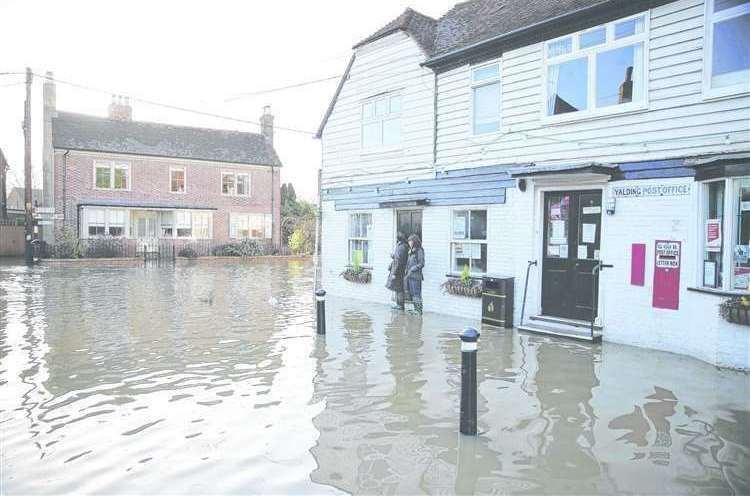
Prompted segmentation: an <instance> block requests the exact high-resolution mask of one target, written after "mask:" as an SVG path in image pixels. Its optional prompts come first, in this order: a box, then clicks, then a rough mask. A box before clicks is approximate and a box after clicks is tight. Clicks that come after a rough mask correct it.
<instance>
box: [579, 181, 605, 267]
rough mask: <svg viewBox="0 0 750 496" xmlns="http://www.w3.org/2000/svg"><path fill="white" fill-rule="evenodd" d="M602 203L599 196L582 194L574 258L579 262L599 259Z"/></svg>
mask: <svg viewBox="0 0 750 496" xmlns="http://www.w3.org/2000/svg"><path fill="white" fill-rule="evenodd" d="M601 205H602V201H601V195H600V194H582V195H581V199H580V207H579V208H580V209H581V211H580V214H579V219H580V221H579V223H578V242H577V245H578V246H577V248H576V258H578V259H579V260H585V259H598V258H599V240H600V233H599V230H600V228H601V213H602V206H601Z"/></svg>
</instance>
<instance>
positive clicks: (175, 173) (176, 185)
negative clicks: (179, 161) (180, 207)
mask: <svg viewBox="0 0 750 496" xmlns="http://www.w3.org/2000/svg"><path fill="white" fill-rule="evenodd" d="M169 191H171V192H172V193H184V192H185V169H169Z"/></svg>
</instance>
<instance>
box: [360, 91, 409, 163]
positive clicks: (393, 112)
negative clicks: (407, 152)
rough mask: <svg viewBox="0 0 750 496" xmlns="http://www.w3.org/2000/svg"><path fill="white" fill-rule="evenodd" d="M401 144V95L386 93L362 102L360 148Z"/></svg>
mask: <svg viewBox="0 0 750 496" xmlns="http://www.w3.org/2000/svg"><path fill="white" fill-rule="evenodd" d="M399 144H401V95H399V94H398V93H386V94H384V95H378V96H377V97H373V98H370V99H368V100H366V101H365V102H364V103H363V104H362V148H364V149H376V148H381V147H394V146H398V145H399Z"/></svg>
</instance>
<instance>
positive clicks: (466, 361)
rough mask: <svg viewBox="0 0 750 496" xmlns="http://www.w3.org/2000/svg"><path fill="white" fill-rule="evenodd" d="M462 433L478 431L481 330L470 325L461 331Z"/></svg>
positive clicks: (471, 434)
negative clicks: (478, 374)
mask: <svg viewBox="0 0 750 496" xmlns="http://www.w3.org/2000/svg"><path fill="white" fill-rule="evenodd" d="M460 337H461V422H460V427H459V430H460V431H461V434H467V435H469V436H474V435H476V433H477V341H479V331H477V330H476V329H472V328H471V327H469V328H468V329H466V330H464V332H462V333H461V335H460Z"/></svg>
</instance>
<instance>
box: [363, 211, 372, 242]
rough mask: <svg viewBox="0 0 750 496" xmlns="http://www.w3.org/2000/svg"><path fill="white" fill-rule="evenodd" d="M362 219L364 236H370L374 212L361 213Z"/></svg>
mask: <svg viewBox="0 0 750 496" xmlns="http://www.w3.org/2000/svg"><path fill="white" fill-rule="evenodd" d="M360 218H361V220H362V237H363V238H369V237H370V229H372V214H361V217H360Z"/></svg>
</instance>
